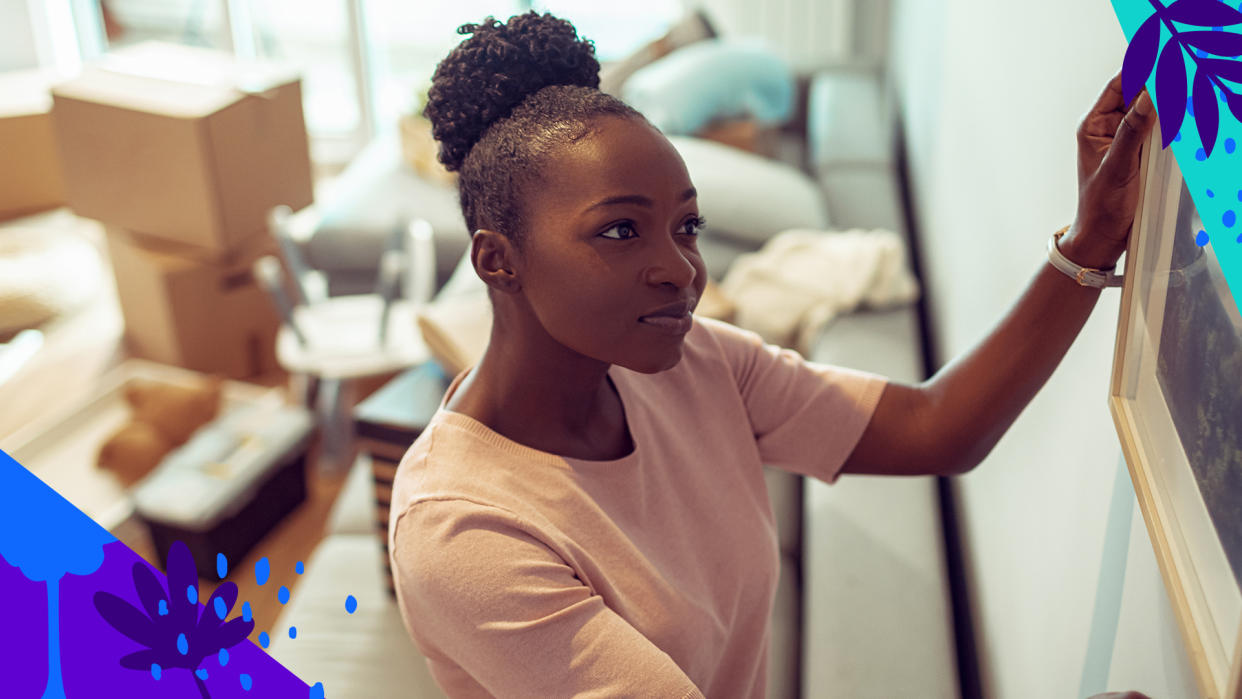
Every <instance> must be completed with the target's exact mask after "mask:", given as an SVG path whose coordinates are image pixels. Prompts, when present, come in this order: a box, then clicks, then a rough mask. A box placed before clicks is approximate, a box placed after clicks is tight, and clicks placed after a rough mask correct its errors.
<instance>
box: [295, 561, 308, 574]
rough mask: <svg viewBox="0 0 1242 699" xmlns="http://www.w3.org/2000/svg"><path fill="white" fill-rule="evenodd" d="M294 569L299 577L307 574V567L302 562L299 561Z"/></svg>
mask: <svg viewBox="0 0 1242 699" xmlns="http://www.w3.org/2000/svg"><path fill="white" fill-rule="evenodd" d="M293 569H294V570H296V571H297V572H298V575H301V574H302V573H305V572H306V566H304V565H302V562H301V561H298V563H297V565H295V566H293Z"/></svg>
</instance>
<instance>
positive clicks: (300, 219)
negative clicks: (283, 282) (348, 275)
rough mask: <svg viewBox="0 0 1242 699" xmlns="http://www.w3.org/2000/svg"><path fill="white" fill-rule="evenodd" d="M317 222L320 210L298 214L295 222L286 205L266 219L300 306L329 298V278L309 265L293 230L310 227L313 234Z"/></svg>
mask: <svg viewBox="0 0 1242 699" xmlns="http://www.w3.org/2000/svg"><path fill="white" fill-rule="evenodd" d="M318 219H319V214H318V210H317V209H315V208H314V207H313V206H310V207H307V208H306V209H303V210H302V211H300V212H298V215H297V217H296V220H295V216H294V214H293V210H292V209H290V208H289V207H288V206H285V205H284V204H281V205H280V206H276V207H274V208H272V210H271V211H270V212H268V215H267V225H268V230H269V231H270V232H271V235H272V237H273V238H275V239H276V242H277V244H278V245H279V246H280V256H281V257H282V258H284V261H285V265H287V266H288V268H289V276H290V278H291V279H292V281H293V285H292V286H293V291H294V294H295V295H296V296H297V298H296V299H294V301H295V303H297V304H311V303H315V302H317V301H322V300H323V299H324V298H326V297H327V295H328V283H327V278H326V277H325V276H324V274H323V273H322V272H320V271H318V270H315V269H312V268H311V267H310V266H309V265H307V264H306V260H305V259H304V258H303V257H302V250H301V248H299V247H298V242H297V239H296V236H295V235H294V230H293V229H294V227H295V225H297V226H308V227H309V228H310V229H311V230H314V228H316V227H317V226H318V222H319V221H318Z"/></svg>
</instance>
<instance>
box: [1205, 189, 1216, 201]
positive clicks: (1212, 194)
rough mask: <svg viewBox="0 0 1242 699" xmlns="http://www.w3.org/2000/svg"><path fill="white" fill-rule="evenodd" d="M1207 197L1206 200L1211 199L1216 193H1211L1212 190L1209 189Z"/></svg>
mask: <svg viewBox="0 0 1242 699" xmlns="http://www.w3.org/2000/svg"><path fill="white" fill-rule="evenodd" d="M1207 195H1208V199H1211V198H1212V197H1214V196H1216V192H1213V191H1212V190H1210V189H1209V190H1208V191H1207Z"/></svg>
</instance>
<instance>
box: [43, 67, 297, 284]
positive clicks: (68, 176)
mask: <svg viewBox="0 0 1242 699" xmlns="http://www.w3.org/2000/svg"><path fill="white" fill-rule="evenodd" d="M52 97H53V100H54V104H53V108H52V117H53V124H54V126H55V132H56V138H57V142H58V146H59V152H60V156H61V162H62V167H63V170H64V176H65V193H66V198H67V201H68V203H69V205H70V206H71V207H73V209H74V211H75V212H76V213H78V214H79V215H81V216H86V217H88V218H94V219H98V220H100V221H102V222H103V223H105V224H107V225H111V226H116V227H120V228H125V229H128V230H132V231H138V232H142V233H145V234H147V235H154V236H160V237H163V238H167V239H169V240H172V241H175V242H180V243H183V244H185V245H187V246H191V247H192V248H194V249H195V251H196V254H198V255H199V256H200V257H202V258H204V259H213V260H222V259H225V258H227V257H228V256H229V254H230V253H231V252H233V251H235V250H237V249H239V248H244V247H245V246H246V244H247V239H249V238H252V237H255V236H256V235H259V234H260V233H261V232H263V231H266V230H267V216H268V212H269V211H270V210H271V209H272V207H274V206H277V205H280V204H286V205H288V206H289V207H290V208H292V209H294V210H297V209H301V208H303V207H305V206H306V205H308V204H310V203H311V201H312V197H313V192H312V181H311V164H310V149H309V145H308V142H307V135H306V124H305V121H304V119H303V115H302V87H301V81H300V79H299V78H298V77H297V76H296V74H294V73H291V72H289V71H287V70H285V69H283V68H281V67H279V66H275V65H273V64H258V63H241V62H238V61H236V60H235V59H233V58H232V57H231V56H230V55H228V54H224V53H219V52H216V51H211V50H207V49H201V48H194V47H186V46H177V45H172V44H162V43H159V42H147V43H143V44H138V45H136V46H133V47H130V48H126V49H122V50H119V51H115V52H113V53H110V54H108V55H107V56H105V57H104V59H102V60H101V61H100V62H99V63H97V64H94V65H92V66H89V67H88V68H87V69H86V70H85V71H84V72H83V73H82V74H81V75H79V76H78V77H76V78H74V79H73V80H71V81H69V82H65V83H62V84H60V85H57V86H55V87H54V88H53V89H52Z"/></svg>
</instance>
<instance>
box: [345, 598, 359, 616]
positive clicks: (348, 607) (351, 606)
mask: <svg viewBox="0 0 1242 699" xmlns="http://www.w3.org/2000/svg"><path fill="white" fill-rule="evenodd" d="M357 608H358V600H356V599H354V596H353V595H350V596H348V597H346V598H345V611H347V612H349V613H350V614H353V613H354V610H356V609H357Z"/></svg>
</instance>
